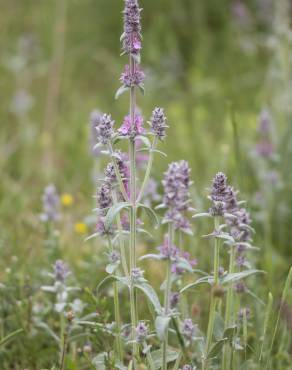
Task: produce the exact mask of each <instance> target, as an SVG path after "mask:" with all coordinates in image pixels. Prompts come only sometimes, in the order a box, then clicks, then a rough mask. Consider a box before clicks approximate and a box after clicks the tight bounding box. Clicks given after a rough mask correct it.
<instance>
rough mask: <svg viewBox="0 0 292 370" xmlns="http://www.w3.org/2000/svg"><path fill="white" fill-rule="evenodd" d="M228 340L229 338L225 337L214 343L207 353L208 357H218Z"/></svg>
mask: <svg viewBox="0 0 292 370" xmlns="http://www.w3.org/2000/svg"><path fill="white" fill-rule="evenodd" d="M227 340H228V339H227V338H223V339H220V340H218V341H217V342H216V343H214V344H213V346H212V347H211V349H210V351H209V353H208V355H207V358H208V359H210V358H213V357H216V356H217V355H218V354H219V353H220V351H221V350H222V348H223V346H224V344H225V343H226V342H227Z"/></svg>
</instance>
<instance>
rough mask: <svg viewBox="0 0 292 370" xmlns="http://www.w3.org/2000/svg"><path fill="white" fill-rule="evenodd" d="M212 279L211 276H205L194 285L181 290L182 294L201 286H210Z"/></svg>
mask: <svg viewBox="0 0 292 370" xmlns="http://www.w3.org/2000/svg"><path fill="white" fill-rule="evenodd" d="M210 278H211V276H204V277H202V278H200V279H198V280H196V281H195V282H194V283H190V284H188V285H186V286H185V287H183V288H182V289H181V290H180V293H184V292H185V291H186V290H188V289H192V288H195V287H197V286H199V285H201V284H206V283H207V284H210Z"/></svg>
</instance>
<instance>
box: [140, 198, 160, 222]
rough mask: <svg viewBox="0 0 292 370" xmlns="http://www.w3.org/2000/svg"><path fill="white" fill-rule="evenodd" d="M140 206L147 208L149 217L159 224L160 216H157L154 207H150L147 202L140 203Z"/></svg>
mask: <svg viewBox="0 0 292 370" xmlns="http://www.w3.org/2000/svg"><path fill="white" fill-rule="evenodd" d="M138 207H140V208H143V209H145V211H146V212H147V214H148V216H149V218H150V219H154V221H155V223H156V227H157V226H158V225H159V220H158V217H157V215H156V213H155V212H154V211H153V209H152V208H150V207H148V206H146V205H145V204H142V203H138Z"/></svg>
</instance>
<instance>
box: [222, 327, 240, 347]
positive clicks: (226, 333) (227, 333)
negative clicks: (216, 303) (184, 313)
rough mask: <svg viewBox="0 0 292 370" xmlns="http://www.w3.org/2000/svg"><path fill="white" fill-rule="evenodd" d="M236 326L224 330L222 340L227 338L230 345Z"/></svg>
mask: <svg viewBox="0 0 292 370" xmlns="http://www.w3.org/2000/svg"><path fill="white" fill-rule="evenodd" d="M236 329H237V325H232V326H229V327H228V328H226V329H225V330H224V333H223V338H227V340H228V341H229V342H230V343H232V341H233V338H234V336H235V334H236Z"/></svg>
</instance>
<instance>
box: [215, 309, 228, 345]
mask: <svg viewBox="0 0 292 370" xmlns="http://www.w3.org/2000/svg"><path fill="white" fill-rule="evenodd" d="M223 332H224V320H223V319H222V317H221V315H219V313H218V312H216V313H215V320H214V332H213V333H214V337H215V339H216V340H220V339H222V338H225V335H223Z"/></svg>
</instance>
